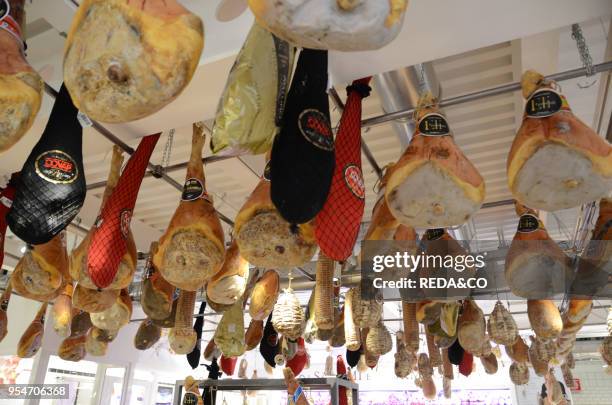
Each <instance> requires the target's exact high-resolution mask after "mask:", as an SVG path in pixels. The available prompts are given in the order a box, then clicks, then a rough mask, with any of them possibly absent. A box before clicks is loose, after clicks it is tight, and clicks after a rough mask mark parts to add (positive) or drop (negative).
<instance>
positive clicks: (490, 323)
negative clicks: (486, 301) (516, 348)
mask: <svg viewBox="0 0 612 405" xmlns="http://www.w3.org/2000/svg"><path fill="white" fill-rule="evenodd" d="M487 332H488V333H489V337H490V338H491V341H493V342H494V343H497V344H499V345H504V346H512V345H513V344H514V342H516V339H517V338H518V327H517V325H516V321H515V320H514V318H513V317H512V314H511V313H510V311H508V310H507V309H506V307H504V304H502V303H501V302H500V301H497V302H496V303H495V307H494V308H493V312H491V315H489V319H488V320H487Z"/></svg>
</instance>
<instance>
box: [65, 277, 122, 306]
mask: <svg viewBox="0 0 612 405" xmlns="http://www.w3.org/2000/svg"><path fill="white" fill-rule="evenodd" d="M120 292H121V290H102V291H98V290H94V289H91V288H86V287H83V285H82V284H80V283H77V284H76V287H75V288H74V292H73V294H72V305H73V306H74V307H75V308H78V309H82V310H83V311H86V312H89V313H94V312H103V311H106V310H107V309H109V308H110V307H112V306H113V305H114V304H115V302H116V301H117V297H119V293H120Z"/></svg>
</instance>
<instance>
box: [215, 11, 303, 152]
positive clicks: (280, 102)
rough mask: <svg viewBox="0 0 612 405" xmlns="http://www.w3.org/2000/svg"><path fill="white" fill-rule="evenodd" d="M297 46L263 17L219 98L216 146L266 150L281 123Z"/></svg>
mask: <svg viewBox="0 0 612 405" xmlns="http://www.w3.org/2000/svg"><path fill="white" fill-rule="evenodd" d="M294 55H295V51H294V49H293V47H291V46H290V45H289V44H288V43H287V42H285V41H283V40H281V39H278V38H276V37H275V36H274V35H272V34H271V33H270V32H268V31H267V30H266V29H265V28H262V27H261V26H260V25H259V24H258V23H257V22H255V23H254V24H253V27H252V28H251V31H250V32H249V35H248V36H247V39H246V41H245V42H244V45H243V46H242V49H241V51H240V53H239V54H238V57H237V58H236V61H235V62H234V66H233V67H232V70H231V71H230V74H229V77H228V79H227V83H226V85H225V90H224V92H223V95H222V96H221V100H220V101H219V106H218V107H217V113H216V116H215V125H214V128H213V133H212V138H211V140H210V149H211V150H212V151H213V153H221V154H223V155H239V154H245V153H252V154H259V153H265V152H267V151H268V150H270V148H272V141H273V140H274V136H275V135H276V133H277V132H278V127H280V125H281V120H282V118H283V112H284V110H285V99H286V97H287V91H288V89H289V83H290V81H291V80H290V79H291V72H292V71H293V58H294Z"/></svg>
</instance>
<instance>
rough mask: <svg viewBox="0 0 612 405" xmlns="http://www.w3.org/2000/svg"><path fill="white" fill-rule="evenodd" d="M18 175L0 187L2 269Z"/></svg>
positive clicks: (0, 261) (0, 256) (0, 258)
mask: <svg viewBox="0 0 612 405" xmlns="http://www.w3.org/2000/svg"><path fill="white" fill-rule="evenodd" d="M0 32H1V31H0ZM18 176H19V175H18V174H13V175H12V176H11V179H10V180H9V183H8V184H7V185H6V187H4V188H2V187H0V269H1V268H2V264H3V263H4V238H5V236H6V228H7V227H8V224H7V222H6V215H7V214H8V212H9V211H10V209H11V206H12V205H13V199H14V198H15V185H16V184H17V177H18Z"/></svg>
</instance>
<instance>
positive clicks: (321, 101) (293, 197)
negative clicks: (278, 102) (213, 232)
mask: <svg viewBox="0 0 612 405" xmlns="http://www.w3.org/2000/svg"><path fill="white" fill-rule="evenodd" d="M327 81H328V77H327V51H317V50H312V49H304V50H302V52H301V53H300V56H299V59H298V63H297V68H296V71H295V75H294V77H293V82H292V85H291V90H290V91H289V97H288V98H287V108H286V109H285V114H284V115H283V122H282V128H281V131H280V133H279V134H278V135H277V136H276V138H274V144H273V145H272V156H271V160H270V180H271V188H270V194H271V196H272V201H273V202H274V205H275V206H276V208H277V209H278V212H280V214H281V215H282V216H283V218H285V219H286V220H287V221H289V222H290V223H292V224H304V223H306V222H308V221H310V220H312V219H313V218H314V217H315V216H316V215H317V214H318V213H319V211H321V209H322V208H323V205H324V204H325V200H327V196H328V195H329V189H330V187H331V182H332V177H333V175H334V164H335V152H334V134H333V132H332V128H331V124H330V117H329V99H328V97H327V93H326V90H327Z"/></svg>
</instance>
